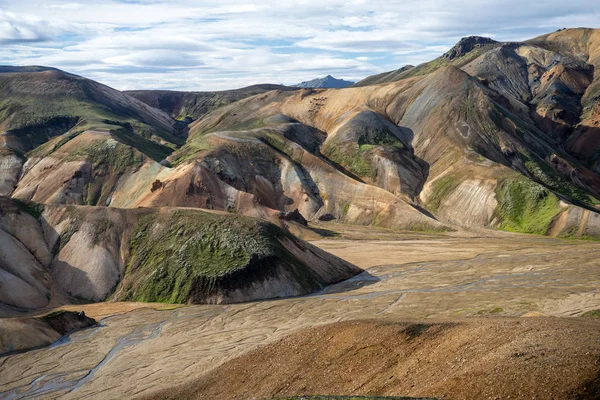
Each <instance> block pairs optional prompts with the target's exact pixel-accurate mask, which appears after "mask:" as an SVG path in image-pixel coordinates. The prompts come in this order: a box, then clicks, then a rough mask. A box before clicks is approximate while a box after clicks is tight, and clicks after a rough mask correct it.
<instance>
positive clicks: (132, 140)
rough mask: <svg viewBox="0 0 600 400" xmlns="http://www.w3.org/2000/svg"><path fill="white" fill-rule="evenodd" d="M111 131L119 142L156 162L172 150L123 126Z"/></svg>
mask: <svg viewBox="0 0 600 400" xmlns="http://www.w3.org/2000/svg"><path fill="white" fill-rule="evenodd" d="M111 133H112V135H113V136H114V137H115V138H117V139H118V140H119V141H120V142H122V143H124V144H126V145H128V146H131V147H134V148H136V149H137V150H139V151H140V152H142V153H144V154H145V155H147V156H148V157H150V158H151V159H153V160H154V161H156V162H160V161H162V160H164V159H165V158H167V156H169V154H171V153H172V152H173V149H172V148H170V147H167V146H164V145H162V144H159V143H156V142H153V141H151V140H148V139H146V138H144V137H143V136H140V135H137V134H136V133H134V132H132V131H130V130H127V129H125V128H118V129H114V130H112V131H111Z"/></svg>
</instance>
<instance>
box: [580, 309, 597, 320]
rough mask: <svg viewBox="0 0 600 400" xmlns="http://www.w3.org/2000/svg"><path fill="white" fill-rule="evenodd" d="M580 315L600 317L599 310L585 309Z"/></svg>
mask: <svg viewBox="0 0 600 400" xmlns="http://www.w3.org/2000/svg"><path fill="white" fill-rule="evenodd" d="M581 316H582V317H584V318H600V310H591V311H586V312H584V313H583V314H581Z"/></svg>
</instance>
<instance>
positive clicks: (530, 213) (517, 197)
mask: <svg viewBox="0 0 600 400" xmlns="http://www.w3.org/2000/svg"><path fill="white" fill-rule="evenodd" d="M496 200H497V201H498V206H497V207H496V217H497V218H498V219H499V220H500V223H499V224H498V228H500V229H503V230H506V231H510V232H523V233H534V234H539V235H544V234H546V233H547V232H548V229H549V227H550V223H551V222H552V219H553V218H554V217H555V216H556V215H557V214H558V213H559V212H560V205H559V203H560V200H559V199H558V197H556V195H554V194H553V193H552V192H550V191H549V190H548V189H546V188H544V187H543V186H541V185H539V184H537V183H535V182H532V181H530V180H529V179H526V178H524V177H522V176H518V177H514V178H507V179H505V180H504V181H503V182H502V183H501V184H500V185H498V187H497V189H496Z"/></svg>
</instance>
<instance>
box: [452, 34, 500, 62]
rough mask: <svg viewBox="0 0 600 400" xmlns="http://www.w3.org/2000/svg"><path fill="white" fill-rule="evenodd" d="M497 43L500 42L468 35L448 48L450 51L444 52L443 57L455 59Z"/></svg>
mask: <svg viewBox="0 0 600 400" xmlns="http://www.w3.org/2000/svg"><path fill="white" fill-rule="evenodd" d="M496 43H498V42H496V41H495V40H493V39H490V38H486V37H481V36H467V37H464V38H462V39H460V41H459V42H458V43H457V44H455V45H454V47H452V48H451V49H450V50H448V52H446V53H444V55H443V56H442V57H443V58H445V59H446V60H454V59H455V58H458V57H462V56H464V55H465V54H467V53H469V52H471V51H473V50H474V49H476V48H479V47H483V46H485V45H490V44H496Z"/></svg>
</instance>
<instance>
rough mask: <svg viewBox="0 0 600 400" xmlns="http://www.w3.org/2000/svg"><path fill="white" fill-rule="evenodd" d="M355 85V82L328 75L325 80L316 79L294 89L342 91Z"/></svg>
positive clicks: (297, 85) (301, 83) (302, 83)
mask: <svg viewBox="0 0 600 400" xmlns="http://www.w3.org/2000/svg"><path fill="white" fill-rule="evenodd" d="M354 83H355V82H352V81H346V80H343V79H337V78H334V77H333V76H331V75H327V76H325V77H323V78H316V79H312V80H310V81H304V82H300V83H298V84H296V85H294V87H299V88H314V89H341V88H345V87H348V86H350V85H353V84H354Z"/></svg>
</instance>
